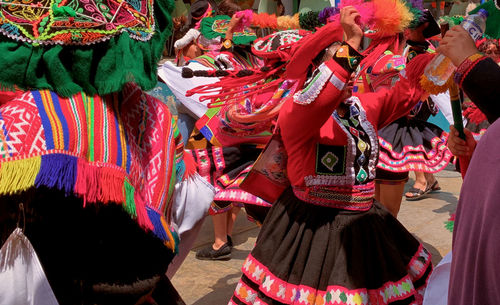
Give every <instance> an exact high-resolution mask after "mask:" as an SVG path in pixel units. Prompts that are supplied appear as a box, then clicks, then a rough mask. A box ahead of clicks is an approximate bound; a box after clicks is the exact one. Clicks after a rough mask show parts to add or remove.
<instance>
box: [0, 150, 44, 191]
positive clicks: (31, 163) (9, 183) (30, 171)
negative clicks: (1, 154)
mask: <svg viewBox="0 0 500 305" xmlns="http://www.w3.org/2000/svg"><path fill="white" fill-rule="evenodd" d="M41 163H42V158H41V157H33V158H29V159H22V160H13V161H4V162H2V163H0V164H1V165H0V194H13V193H16V192H19V191H24V190H27V189H29V188H30V187H33V186H35V180H36V177H37V175H38V173H39V171H40V166H41Z"/></svg>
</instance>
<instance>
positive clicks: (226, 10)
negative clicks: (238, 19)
mask: <svg viewBox="0 0 500 305" xmlns="http://www.w3.org/2000/svg"><path fill="white" fill-rule="evenodd" d="M241 10H242V9H241V6H239V5H238V4H236V3H234V2H233V0H223V1H221V2H220V3H219V4H218V5H217V15H227V16H229V17H232V16H233V15H234V13H236V12H238V11H241Z"/></svg>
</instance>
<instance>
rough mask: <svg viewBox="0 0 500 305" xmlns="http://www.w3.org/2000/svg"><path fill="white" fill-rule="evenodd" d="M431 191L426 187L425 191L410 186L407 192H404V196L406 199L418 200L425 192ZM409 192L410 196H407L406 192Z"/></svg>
mask: <svg viewBox="0 0 500 305" xmlns="http://www.w3.org/2000/svg"><path fill="white" fill-rule="evenodd" d="M430 191H431V189H430V188H426V189H425V191H423V190H421V189H418V188H416V187H411V188H410V189H409V190H408V192H406V194H405V197H406V200H408V201H414V200H420V199H422V197H424V196H425V195H426V194H428V193H429V192H430ZM408 193H410V194H411V196H408V195H407V194H408Z"/></svg>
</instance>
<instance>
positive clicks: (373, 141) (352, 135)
mask: <svg viewBox="0 0 500 305" xmlns="http://www.w3.org/2000/svg"><path fill="white" fill-rule="evenodd" d="M348 104H350V106H349V107H350V115H349V117H348V118H341V117H340V116H339V115H338V114H337V111H334V113H333V114H332V117H333V118H334V119H335V121H336V122H337V124H338V125H339V126H340V127H341V128H342V130H343V131H344V132H345V134H346V135H347V150H346V155H345V159H344V160H343V161H344V162H345V173H344V174H342V175H325V174H322V173H318V175H315V176H307V177H305V178H304V181H305V183H306V186H308V187H310V186H315V185H355V184H363V183H366V182H368V180H369V179H370V180H371V179H374V178H375V167H376V164H377V163H376V162H377V156H378V138H377V134H376V132H375V129H374V128H373V126H372V125H371V124H370V122H368V120H367V119H366V113H365V111H364V109H363V106H361V102H360V101H359V99H358V98H357V97H351V98H350V99H349V100H348ZM353 126H356V128H354V127H353ZM325 153H326V152H325ZM325 153H323V154H322V155H321V156H317V157H320V158H324V157H325V156H326V155H325ZM335 155H336V156H337V157H338V154H335ZM367 160H368V162H366V161H367ZM325 161H328V160H326V159H325ZM319 162H321V161H319ZM325 166H326V165H325Z"/></svg>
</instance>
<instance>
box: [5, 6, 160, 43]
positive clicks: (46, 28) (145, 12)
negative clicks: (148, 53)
mask: <svg viewBox="0 0 500 305" xmlns="http://www.w3.org/2000/svg"><path fill="white" fill-rule="evenodd" d="M8 4H10V5H8ZM154 29H155V20H154V18H153V0H124V1H116V0H104V1H102V0H96V1H94V0H81V1H68V0H42V1H32V0H27V1H26V0H25V1H22V3H20V2H17V1H2V5H1V6H0V33H2V34H4V35H5V36H7V37H10V38H12V39H15V40H19V41H24V42H28V43H36V44H42V45H50V44H65V45H66V44H78V45H89V44H93V43H96V42H101V41H104V40H108V39H110V38H111V37H112V36H115V35H118V34H120V33H122V32H127V33H129V35H130V37H131V38H133V39H136V40H142V41H147V40H149V39H150V38H151V35H152V34H153V32H154Z"/></svg>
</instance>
